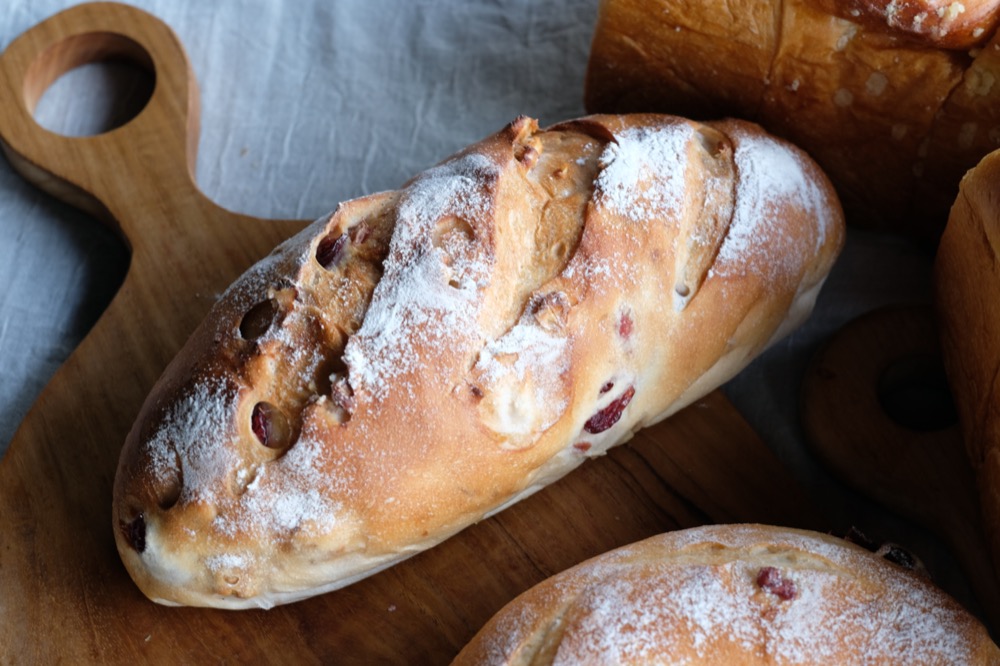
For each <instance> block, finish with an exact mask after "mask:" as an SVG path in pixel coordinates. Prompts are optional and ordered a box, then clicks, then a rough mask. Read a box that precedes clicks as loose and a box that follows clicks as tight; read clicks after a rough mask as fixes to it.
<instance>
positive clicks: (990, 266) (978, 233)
mask: <svg viewBox="0 0 1000 666" xmlns="http://www.w3.org/2000/svg"><path fill="white" fill-rule="evenodd" d="M998 255H1000V151H997V152H994V153H991V154H990V155H988V156H987V157H985V158H984V159H983V160H982V162H980V163H979V164H978V165H977V166H976V167H975V168H974V169H972V170H971V171H969V173H968V175H967V176H966V177H965V178H964V179H963V180H962V184H961V188H960V190H959V194H958V197H957V198H956V200H955V205H954V207H953V208H952V210H951V217H950V218H949V219H948V226H947V227H946V228H945V231H944V234H943V235H942V236H941V243H940V245H939V246H938V252H937V257H936V259H935V263H934V292H935V294H934V300H935V310H936V313H937V316H938V324H939V327H940V332H941V340H942V345H941V347H942V354H943V356H944V362H945V369H946V371H947V375H948V380H949V385H950V387H951V390H952V393H953V395H954V398H955V407H956V409H957V411H958V419H959V423H960V426H961V429H962V436H963V439H964V441H965V449H966V453H967V454H968V457H969V460H970V462H971V463H972V468H973V471H974V472H975V475H976V483H977V485H978V489H979V498H980V505H981V507H982V514H983V526H984V529H985V532H986V536H987V540H988V542H989V547H990V554H991V556H992V559H993V567H994V569H995V570H996V571H997V573H998V574H1000V399H998V394H997V388H998V387H997V382H998V380H1000V376H998V374H997V368H998V367H1000V264H998V262H997V257H998Z"/></svg>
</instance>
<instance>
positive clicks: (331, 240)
mask: <svg viewBox="0 0 1000 666" xmlns="http://www.w3.org/2000/svg"><path fill="white" fill-rule="evenodd" d="M843 233H844V232H843V219H842V214H841V210H840V206H839V203H838V201H837V199H836V198H835V195H834V194H833V192H832V189H831V187H830V185H829V183H828V182H827V180H826V178H825V177H824V175H823V174H822V173H821V172H820V171H819V169H818V168H817V167H816V166H815V165H814V164H813V163H812V162H811V161H810V160H809V159H808V158H807V157H806V156H805V155H804V153H802V152H801V151H799V150H797V149H795V148H793V147H792V146H790V145H788V144H786V143H783V142H781V141H779V140H776V139H774V138H771V137H770V136H768V135H766V134H765V133H764V132H763V131H761V130H760V129H759V128H758V127H757V126H755V125H751V124H748V123H743V122H737V121H724V122H718V123H710V124H697V123H693V122H690V121H687V120H684V119H681V118H676V117H670V116H655V115H636V116H591V117H587V118H582V119H579V120H576V121H571V122H567V123H562V124H560V125H556V126H554V127H551V128H549V129H546V130H540V129H539V128H538V126H537V123H536V122H535V121H533V120H531V119H528V118H519V119H517V120H516V121H514V122H513V123H511V124H510V125H509V126H507V127H506V128H504V129H503V130H501V131H500V132H498V133H497V134H495V135H493V136H491V137H488V138H487V139H485V140H483V141H481V142H479V143H477V144H475V145H473V146H471V147H469V148H468V149H466V150H464V151H462V152H460V153H458V154H457V155H455V156H453V157H451V158H449V159H447V160H445V161H443V162H442V163H440V164H439V165H437V166H435V167H433V168H431V169H429V170H427V171H425V172H424V173H422V174H420V175H418V176H417V177H416V178H414V179H413V180H412V181H410V182H409V183H408V184H407V185H405V186H404V187H403V188H402V189H400V190H398V191H392V192H384V193H380V194H375V195H371V196H368V197H364V198H361V199H357V200H354V201H349V202H347V203H344V204H341V205H340V206H339V207H338V208H337V210H336V211H335V212H334V213H333V214H332V215H330V216H328V217H324V218H322V219H320V220H318V221H317V222H315V223H314V224H312V225H311V226H309V227H308V228H307V229H305V230H304V231H303V232H301V233H300V234H298V235H297V236H295V237H294V238H291V239H289V240H288V241H286V242H285V243H283V244H282V245H280V246H279V247H278V248H276V249H275V251H274V252H273V253H272V254H271V255H270V256H268V257H267V258H265V259H264V260H262V261H261V262H260V263H258V264H257V265H256V266H254V267H253V268H251V269H250V270H249V271H248V272H247V273H246V274H245V275H243V276H242V277H241V278H240V279H239V280H238V281H236V282H235V283H234V284H233V285H232V286H231V287H230V288H229V289H228V290H227V291H226V293H225V294H223V295H222V297H221V298H220V300H219V301H218V303H217V304H216V305H215V306H214V308H213V309H212V311H211V312H210V313H209V315H208V316H207V318H206V319H205V321H204V322H203V323H202V324H201V326H200V327H199V328H198V329H197V330H196V331H195V333H194V334H193V335H192V337H191V338H190V340H189V341H188V343H187V344H186V345H185V347H184V348H183V349H182V350H181V352H180V353H179V355H178V356H177V358H176V359H175V360H174V361H173V362H172V363H171V364H170V365H169V366H168V368H167V369H166V371H165V372H164V374H163V376H162V378H161V379H160V380H159V382H158V383H157V385H156V386H155V387H154V389H153V391H152V393H151V394H150V396H149V397H148V399H147V401H146V402H145V404H144V406H143V408H142V410H141V413H140V414H139V416H138V418H137V420H136V423H135V425H134V427H133V428H132V430H131V432H130V434H129V436H128V439H127V441H126V443H125V447H124V449H123V451H122V455H121V459H120V463H119V468H118V473H117V478H116V480H115V491H114V507H113V524H114V531H115V536H116V540H117V545H118V550H119V552H120V554H121V557H122V560H123V561H124V563H125V565H126V567H127V568H128V570H129V572H130V573H131V575H132V577H133V578H134V580H135V581H136V583H137V584H138V585H139V587H140V588H141V589H142V590H143V592H145V594H147V595H148V596H149V597H150V598H152V599H154V600H156V601H159V602H162V603H168V604H187V605H198V606H218V607H223V608H246V607H257V606H260V607H269V606H272V605H275V604H281V603H287V602H291V601H295V600H297V599H301V598H304V597H307V596H311V595H315V594H318V593H322V592H325V591H328V590H333V589H336V588H338V587H342V586H344V585H347V584H349V583H351V582H353V581H355V580H358V579H359V578H362V577H364V576H368V575H370V574H372V573H374V572H375V571H378V570H380V569H382V568H385V567H387V566H390V565H391V564H393V563H395V562H398V561H400V560H401V559H403V558H406V557H408V556H410V555H413V554H414V553H417V552H419V551H421V550H424V549H426V548H429V547H431V546H433V545H434V544H436V543H439V542H440V541H442V540H444V539H445V538H447V537H449V536H450V535H452V534H455V533H456V532H458V531H459V530H461V529H462V528H463V527H465V526H467V525H469V524H471V523H473V522H475V521H478V520H481V519H483V518H484V517H486V516H489V515H491V514H493V513H495V512H497V511H499V510H501V509H503V508H504V507H505V506H508V505H510V504H511V503H513V502H516V501H518V500H519V499H521V498H523V497H525V496H527V495H529V494H530V493H532V492H534V491H536V490H538V489H539V488H542V487H543V486H545V485H546V484H549V483H551V482H553V481H555V480H556V479H558V478H560V477H561V476H563V475H564V474H566V473H567V472H569V471H570V470H572V469H573V468H575V467H576V466H578V465H579V464H581V463H582V462H584V461H585V460H587V459H588V458H590V457H593V456H597V455H600V454H602V453H604V452H605V451H606V450H607V449H608V448H609V447H611V446H614V445H615V444H618V443H620V442H622V441H625V440H627V439H629V437H630V436H631V435H632V433H633V432H634V431H635V430H637V429H639V428H641V427H643V426H646V425H649V424H652V423H654V422H656V421H658V420H660V419H663V418H665V417H667V416H669V415H670V414H672V413H674V412H676V411H677V410H679V409H681V408H682V407H684V406H686V405H688V404H690V403H691V402H692V401H693V400H695V399H697V398H699V397H700V396H702V395H704V394H705V393H707V392H708V391H710V390H712V389H714V388H715V387H717V386H719V385H720V384H721V383H723V382H724V381H726V380H727V379H729V378H730V377H731V376H733V375H734V374H735V373H736V372H738V371H739V370H740V369H741V368H742V367H744V366H745V365H746V364H747V363H748V362H749V361H750V360H751V359H752V358H754V356H755V355H757V354H758V353H759V352H760V351H762V350H763V349H764V348H765V347H766V346H767V345H768V344H769V343H770V342H772V341H773V340H776V339H778V338H779V337H781V336H782V335H784V334H785V333H787V332H788V331H789V330H791V329H792V328H793V327H794V326H796V325H797V324H798V323H800V322H801V321H802V320H803V318H805V317H806V316H807V314H808V313H809V311H810V310H811V308H812V305H813V302H814V300H815V298H816V295H817V292H818V291H819V289H820V286H821V284H822V282H823V280H824V278H825V277H826V275H827V273H828V271H829V269H830V267H831V265H832V263H833V261H834V259H835V257H836V255H837V254H838V252H839V250H840V248H841V246H842V243H843Z"/></svg>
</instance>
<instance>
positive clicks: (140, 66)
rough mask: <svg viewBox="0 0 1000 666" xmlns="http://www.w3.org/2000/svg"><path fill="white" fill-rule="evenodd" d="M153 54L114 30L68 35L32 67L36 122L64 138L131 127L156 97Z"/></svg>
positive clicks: (30, 100) (28, 86) (29, 83)
mask: <svg viewBox="0 0 1000 666" xmlns="http://www.w3.org/2000/svg"><path fill="white" fill-rule="evenodd" d="M155 86H156V71H155V68H154V66H153V60H152V57H151V56H150V55H149V53H148V52H147V51H146V49H145V48H143V46H142V45H140V44H139V43H137V42H135V41H134V40H132V39H130V38H128V37H126V36H124V35H120V34H117V33H112V32H91V33H85V34H80V35H74V36H71V37H67V38H65V39H63V40H62V41H60V42H57V43H56V44H53V45H52V46H51V47H49V48H48V49H47V50H46V51H44V52H43V53H42V54H41V55H40V56H39V57H38V58H37V59H36V60H35V61H34V62H33V63H32V64H31V66H30V67H29V68H28V70H27V72H26V75H25V80H24V87H23V92H24V99H25V105H26V106H27V108H28V109H29V110H30V111H31V113H32V115H33V116H34V118H35V121H36V122H38V124H39V125H41V126H42V127H44V128H45V129H47V130H49V131H51V132H55V133H57V134H60V135H63V136H95V135H98V134H103V133H105V132H110V131H112V130H114V129H116V128H118V127H121V126H123V125H126V124H127V123H128V122H129V121H131V120H132V119H133V118H135V117H136V116H138V115H139V114H140V113H141V112H142V110H143V109H144V108H145V107H146V105H147V104H148V102H149V100H150V99H151V98H152V95H153V89H154V88H155Z"/></svg>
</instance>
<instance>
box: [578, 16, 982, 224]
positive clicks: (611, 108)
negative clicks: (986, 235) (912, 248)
mask: <svg viewBox="0 0 1000 666" xmlns="http://www.w3.org/2000/svg"><path fill="white" fill-rule="evenodd" d="M998 21H1000V3H997V2H993V1H991V2H962V3H958V2H940V1H936V0H934V1H932V0H906V1H899V0H892V1H891V2H888V1H887V0H789V1H787V2H779V1H778V0H763V1H758V0H754V1H751V0H737V1H735V2H723V1H722V0H705V1H703V2H682V1H681V0H602V2H601V5H600V13H599V17H598V22H597V28H596V32H595V36H594V41H593V46H592V49H591V56H590V63H589V65H588V71H587V82H586V105H587V109H588V110H589V111H591V112H601V113H609V112H614V113H623V112H635V111H644V112H646V111H657V112H661V113H678V114H681V115H685V116H689V117H694V118H700V119H704V118H714V117H719V116H735V117H740V118H747V119H750V120H754V121H756V122H759V123H760V124H761V125H763V126H764V127H765V128H766V129H767V130H768V131H770V132H773V133H774V134H776V135H778V136H781V137H783V138H785V139H788V140H790V141H791V142H792V143H794V144H796V145H797V146H799V147H800V148H802V149H803V150H805V151H806V152H807V153H809V155H810V156H811V157H813V159H815V160H816V162H817V163H818V164H819V165H820V166H821V167H822V168H823V170H824V171H825V172H826V173H827V175H828V176H829V177H830V180H831V181H832V182H833V184H834V186H835V187H836V188H837V193H838V194H839V196H840V198H841V201H842V202H843V204H844V208H845V210H846V211H847V218H848V221H849V222H850V223H852V224H855V225H859V226H873V227H876V228H880V229H887V230H893V231H901V232H905V233H907V234H912V235H916V236H918V237H921V238H925V239H929V240H933V241H936V240H937V237H938V236H939V235H940V232H941V230H942V229H943V228H944V224H945V222H946V220H947V217H948V210H949V208H950V207H951V203H952V202H953V201H954V199H955V194H956V192H957V187H958V181H959V180H960V179H961V177H962V175H963V174H964V173H965V171H966V170H967V169H969V168H971V167H972V166H973V165H975V164H976V162H978V161H979V159H980V158H982V157H983V156H984V155H985V154H987V153H988V152H990V151H991V150H993V149H995V148H997V147H998V146H1000V40H998V38H997V35H996V27H997V22H998Z"/></svg>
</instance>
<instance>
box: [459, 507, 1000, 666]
mask: <svg viewBox="0 0 1000 666" xmlns="http://www.w3.org/2000/svg"><path fill="white" fill-rule="evenodd" d="M663 663H669V664H689V665H691V666H696V665H698V664H747V665H750V664H772V665H777V666H780V665H782V664H789V665H790V664H798V665H804V664H941V665H942V666H944V665H945V664H965V665H966V666H973V665H985V664H1000V650H998V649H997V646H996V645H995V644H994V643H993V641H992V640H991V639H990V636H989V634H988V633H987V631H986V629H985V627H983V625H982V624H981V623H980V622H979V621H978V620H977V619H976V618H975V617H973V616H972V615H971V614H970V613H968V612H967V611H966V610H965V609H963V608H962V607H961V606H960V605H959V604H958V603H957V602H955V601H954V600H953V599H951V598H950V597H948V596H947V595H946V594H944V593H943V592H941V591H940V590H938V589H937V588H935V587H934V586H933V585H932V584H931V583H929V582H928V581H927V580H926V579H925V578H923V577H920V576H918V575H916V574H914V573H912V572H910V571H907V570H906V569H904V568H903V567H900V566H898V565H896V564H893V563H891V562H889V561H887V560H885V559H883V558H882V557H880V556H878V555H877V554H875V553H871V552H869V551H867V550H864V549H863V548H861V547H859V546H855V545H854V544H851V543H848V542H846V541H843V540H840V539H836V538H833V537H830V536H827V535H824V534H818V533H815V532H807V531H803V530H792V529H782V528H777V527H768V526H762V525H713V526H707V527H699V528H693V529H689V530H682V531H679V532H671V533H667V534H662V535H660V536H656V537H652V538H650V539H646V540H644V541H640V542H638V543H635V544H632V545H630V546H625V547H623V548H619V549H616V550H613V551H611V552H609V553H605V554H604V555H600V556H598V557H595V558H593V559H591V560H588V561H586V562H584V563H582V564H580V565H577V566H576V567H573V568H572V569H568V570H567V571H564V572H562V573H560V574H557V575H555V576H553V577H552V578H549V579H548V580H546V581H543V582H542V583H540V584H538V585H536V586H535V587H534V588H532V589H530V590H528V591H527V592H525V593H524V594H522V595H521V596H519V597H517V598H516V599H514V600H513V601H511V602H510V603H509V604H507V606H506V607H504V608H503V609H501V610H500V611H499V612H498V613H497V614H496V615H495V616H494V617H493V618H492V619H491V620H490V621H489V622H488V623H487V624H486V625H485V626H484V627H483V628H482V629H481V630H480V631H479V633H478V634H477V635H476V636H475V637H474V638H473V639H472V641H471V642H470V643H469V644H468V645H467V646H466V647H465V648H464V649H463V651H462V652H461V653H460V654H459V655H458V657H457V658H456V660H455V662H454V664H455V666H461V665H464V664H476V665H477V666H492V665H500V664H507V665H510V666H514V665H519V666H527V665H529V664H531V665H532V666H543V665H546V664H663Z"/></svg>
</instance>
